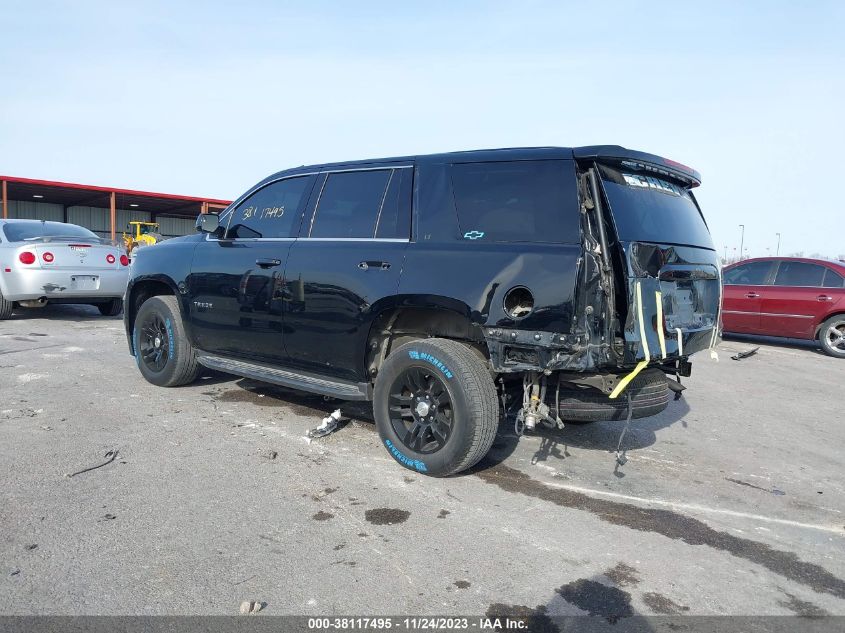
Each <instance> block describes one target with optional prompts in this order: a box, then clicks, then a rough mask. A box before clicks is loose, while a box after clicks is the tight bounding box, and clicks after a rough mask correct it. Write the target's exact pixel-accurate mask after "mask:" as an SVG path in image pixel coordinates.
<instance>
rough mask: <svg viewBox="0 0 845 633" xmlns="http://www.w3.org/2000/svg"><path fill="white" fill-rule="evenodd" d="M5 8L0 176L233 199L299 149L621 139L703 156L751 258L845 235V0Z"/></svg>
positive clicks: (702, 166) (707, 175) (370, 150)
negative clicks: (844, 155) (844, 174)
mask: <svg viewBox="0 0 845 633" xmlns="http://www.w3.org/2000/svg"><path fill="white" fill-rule="evenodd" d="M0 7H2V16H3V17H2V28H1V29H0V86H1V87H2V89H1V90H0V94H2V96H0V173H5V174H8V175H17V176H28V177H35V178H49V179H57V180H70V181H79V182H84V183H91V184H104V185H113V186H119V187H131V188H139V189H150V190H157V191H167V192H173V193H183V194H193V195H206V196H213V197H221V198H232V197H235V196H237V195H238V194H239V193H241V192H242V191H243V190H244V189H245V188H247V187H248V186H250V185H251V184H253V183H254V182H256V181H257V180H259V179H261V178H262V177H264V176H265V175H267V174H268V173H271V172H274V171H277V170H279V169H283V168H285V167H290V166H293V165H299V164H303V163H310V162H325V161H331V160H340V159H348V158H362V157H368V156H383V155H396V154H413V153H426V152H436V151H446V150H456V149H474V148H482V147H505V146H527V145H563V146H571V145H589V144H599V143H612V144H620V145H625V146H627V147H631V148H636V149H641V150H644V151H649V152H653V153H657V154H661V155H663V156H666V157H670V158H673V159H675V160H678V161H681V162H684V163H686V164H689V165H692V166H694V167H695V168H697V169H698V170H699V171H700V172H701V173H702V174H703V176H704V184H703V186H702V187H701V188H700V189H699V190H698V196H699V200H700V201H701V204H702V206H703V208H704V212H705V215H706V216H707V218H708V221H709V222H710V225H711V229H712V231H713V234H714V239H715V242H716V245H717V246H718V247H719V250H720V252H723V248H724V247H725V246H728V247H729V249H733V248H735V247H737V248H738V246H739V234H740V229H739V227H738V224H739V223H744V224H745V225H746V241H745V242H746V246H747V247H748V248H749V249H750V253H751V254H752V255H765V254H766V250H765V249H766V247H769V248H770V249H771V251H772V252H774V247H775V242H776V238H775V233H776V232H780V233H782V234H783V242H782V246H781V253H784V252H786V253H791V252H796V251H804V252H805V253H806V254H810V253H813V252H819V253H823V254H825V255H832V256H835V255H838V254H843V253H845V232H844V231H843V230H842V229H843V225H845V209H843V202H842V199H843V195H842V184H841V183H842V178H841V177H839V176H838V175H837V174H838V173H839V171H840V169H841V168H842V166H841V161H840V154H841V150H842V148H843V147H845V124H844V123H843V119H845V63H844V62H845V55H844V54H843V53H845V26H844V25H845V2H839V1H836V0H834V1H831V2H823V1H817V2H808V3H798V2H774V1H772V2H746V3H739V2H725V3H718V2H705V3H692V2H677V1H675V2H666V3H658V2H637V3H634V2H610V1H606V2H601V3H586V2H578V3H574V2H573V3H568V2H531V1H525V0H523V1H521V2H508V3H498V2H437V1H433V0H427V1H425V2H417V3H413V2H395V1H394V2H365V1H364V0H359V1H357V2H329V1H323V2H319V3H308V2H301V1H300V2H292V3H284V2H240V3H236V2H215V1H206V2H197V3H190V2H172V3H171V2H135V3H128V2H127V3H123V2H116V1H115V2H84V1H77V2H45V1H40V2H8V1H7V0H0ZM830 185H832V186H830ZM730 252H731V251H730V250H729V253H730Z"/></svg>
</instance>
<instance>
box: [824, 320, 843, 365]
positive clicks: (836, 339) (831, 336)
mask: <svg viewBox="0 0 845 633" xmlns="http://www.w3.org/2000/svg"><path fill="white" fill-rule="evenodd" d="M818 339H819V343H820V344H821V346H822V350H824V353H825V354H827V355H828V356H833V357H834V358H845V314H837V315H835V316H832V317H830V318H829V319H828V320H827V321H825V322H824V323H822V325H821V327H820V328H819V336H818Z"/></svg>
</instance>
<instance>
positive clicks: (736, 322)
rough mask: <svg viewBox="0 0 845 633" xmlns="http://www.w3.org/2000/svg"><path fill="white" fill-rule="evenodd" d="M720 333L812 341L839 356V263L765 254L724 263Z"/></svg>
mask: <svg viewBox="0 0 845 633" xmlns="http://www.w3.org/2000/svg"><path fill="white" fill-rule="evenodd" d="M722 275H723V280H724V286H725V289H724V302H723V304H722V306H723V309H722V315H723V316H722V323H723V326H724V331H725V332H737V333H742V334H763V335H765V336H785V337H789V338H803V339H810V340H812V339H818V341H819V343H820V344H821V346H822V349H823V350H824V351H825V352H826V353H828V354H830V355H831V356H836V357H837V358H845V264H842V263H839V262H831V261H825V260H821V259H799V258H796V257H765V258H759V259H747V260H745V261H741V262H738V263H736V264H731V265H730V266H726V267H725V269H724V271H723V273H722Z"/></svg>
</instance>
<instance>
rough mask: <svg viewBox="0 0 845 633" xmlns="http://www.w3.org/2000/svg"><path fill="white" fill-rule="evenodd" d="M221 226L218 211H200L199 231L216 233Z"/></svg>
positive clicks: (198, 218)
mask: <svg viewBox="0 0 845 633" xmlns="http://www.w3.org/2000/svg"><path fill="white" fill-rule="evenodd" d="M219 228H220V216H219V215H217V214H216V213H200V214H199V215H198V216H197V231H200V232H202V233H214V232H215V231H217V229H219Z"/></svg>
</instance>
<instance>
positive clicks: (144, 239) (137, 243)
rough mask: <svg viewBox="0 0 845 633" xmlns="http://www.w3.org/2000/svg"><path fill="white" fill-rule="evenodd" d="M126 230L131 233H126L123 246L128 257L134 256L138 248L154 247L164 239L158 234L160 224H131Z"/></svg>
mask: <svg viewBox="0 0 845 633" xmlns="http://www.w3.org/2000/svg"><path fill="white" fill-rule="evenodd" d="M126 228H127V230H128V231H129V233H125V232H124V234H123V244H124V245H125V246H126V254H127V255H132V251H134V250H135V249H136V248H140V247H141V246H152V245H153V244H156V243H157V242H160V241H161V240H162V239H163V238H162V236H161V234H160V233H158V222H130V223H129V224H127V225H126Z"/></svg>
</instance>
